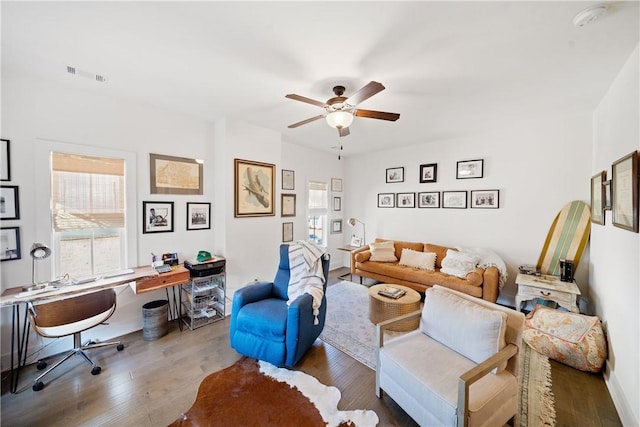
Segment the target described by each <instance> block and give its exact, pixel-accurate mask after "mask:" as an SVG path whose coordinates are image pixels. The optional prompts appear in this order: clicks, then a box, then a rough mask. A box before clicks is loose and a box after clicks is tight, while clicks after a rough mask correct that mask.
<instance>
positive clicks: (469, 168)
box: [456, 159, 484, 179]
mask: <svg viewBox="0 0 640 427" xmlns="http://www.w3.org/2000/svg"><path fill="white" fill-rule="evenodd" d="M483 169H484V160H483V159H478V160H463V161H461V162H458V163H457V165H456V179H472V178H482V176H483V174H484V171H483Z"/></svg>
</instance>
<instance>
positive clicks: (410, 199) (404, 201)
mask: <svg viewBox="0 0 640 427" xmlns="http://www.w3.org/2000/svg"><path fill="white" fill-rule="evenodd" d="M396 207H398V208H415V207H416V193H397V194H396Z"/></svg>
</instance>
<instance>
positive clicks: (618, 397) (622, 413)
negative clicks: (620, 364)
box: [603, 360, 640, 426]
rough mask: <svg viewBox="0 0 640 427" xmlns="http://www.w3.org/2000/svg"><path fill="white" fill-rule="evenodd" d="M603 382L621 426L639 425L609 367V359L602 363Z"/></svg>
mask: <svg viewBox="0 0 640 427" xmlns="http://www.w3.org/2000/svg"><path fill="white" fill-rule="evenodd" d="M603 377H604V382H605V384H606V385H607V388H608V389H609V394H610V395H611V400H613V405H614V406H615V407H616V411H618V416H619V417H620V421H622V425H623V426H637V425H640V423H639V422H638V419H636V417H635V415H634V414H633V411H632V410H631V405H630V404H629V401H628V400H627V398H626V396H625V394H624V392H623V390H622V387H621V386H620V383H619V382H618V379H617V378H616V375H615V373H614V372H612V371H611V367H610V366H609V361H608V360H607V361H605V365H604V375H603Z"/></svg>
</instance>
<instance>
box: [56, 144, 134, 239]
mask: <svg viewBox="0 0 640 427" xmlns="http://www.w3.org/2000/svg"><path fill="white" fill-rule="evenodd" d="M51 170H52V180H51V182H52V191H51V193H52V214H53V229H54V231H58V232H59V231H72V230H86V229H105V228H123V227H124V225H125V189H124V159H114V158H106V157H92V156H82V155H76V154H66V153H53V155H52V167H51Z"/></svg>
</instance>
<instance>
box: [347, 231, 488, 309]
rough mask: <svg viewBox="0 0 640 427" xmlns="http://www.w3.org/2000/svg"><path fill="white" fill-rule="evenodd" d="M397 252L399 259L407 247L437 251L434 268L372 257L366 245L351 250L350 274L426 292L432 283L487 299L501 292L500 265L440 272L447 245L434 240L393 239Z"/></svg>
mask: <svg viewBox="0 0 640 427" xmlns="http://www.w3.org/2000/svg"><path fill="white" fill-rule="evenodd" d="M388 240H389V239H380V238H377V239H376V240H375V241H374V243H379V242H384V241H388ZM393 242H394V243H393V246H394V250H395V256H396V258H397V259H398V260H400V257H401V255H402V249H404V248H408V249H413V250H414V251H420V252H435V254H436V265H435V271H428V270H422V269H418V268H414V267H407V266H404V265H400V264H399V263H398V261H396V262H377V261H370V260H369V258H370V257H371V251H370V250H369V246H368V245H367V246H363V247H362V248H359V249H357V250H355V251H353V252H352V253H351V274H352V275H353V274H355V275H357V276H360V283H362V278H363V277H368V278H370V279H374V280H378V281H380V282H383V283H395V284H397V285H403V286H408V287H410V288H412V289H415V290H416V291H418V292H424V291H425V290H426V289H427V288H429V287H431V286H433V285H440V286H444V287H446V288H450V289H453V290H456V291H459V292H464V293H465V294H469V295H472V296H474V297H478V298H482V299H485V300H487V301H491V302H496V301H497V299H498V294H499V292H500V287H499V281H500V272H499V270H498V268H497V267H493V266H492V267H487V268H482V267H476V268H475V270H474V271H472V272H470V273H469V274H467V276H466V277H465V278H464V279H462V278H459V277H455V276H450V275H447V274H444V273H441V272H440V268H442V264H441V262H442V260H443V259H444V258H445V256H446V255H447V250H449V249H452V250H455V249H453V248H448V247H446V246H439V245H434V244H431V243H421V242H405V241H395V240H394V241H393Z"/></svg>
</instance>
